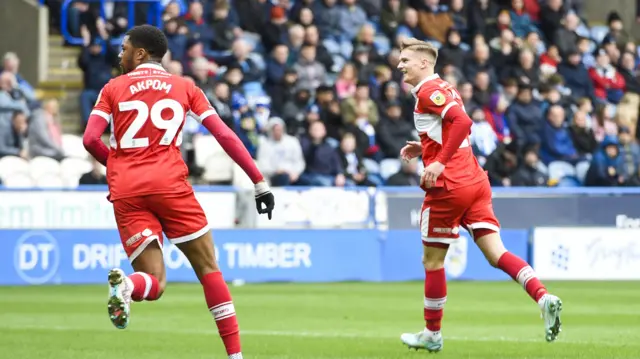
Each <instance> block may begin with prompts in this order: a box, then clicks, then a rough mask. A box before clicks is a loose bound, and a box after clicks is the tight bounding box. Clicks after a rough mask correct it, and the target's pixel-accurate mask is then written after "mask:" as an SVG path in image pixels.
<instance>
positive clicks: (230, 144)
mask: <svg viewBox="0 0 640 359" xmlns="http://www.w3.org/2000/svg"><path fill="white" fill-rule="evenodd" d="M166 52H167V39H166V37H165V35H164V34H163V33H162V31H161V30H159V29H157V28H155V27H153V26H149V25H143V26H137V27H134V28H132V29H131V30H130V31H129V32H128V33H127V34H126V36H125V38H124V41H123V44H122V52H121V53H120V65H121V67H122V69H123V72H124V75H121V76H118V77H116V78H115V79H112V80H111V81H109V83H108V84H107V85H105V86H104V88H103V89H102V91H101V92H100V95H99V97H98V101H97V103H96V105H95V107H94V109H93V111H92V112H91V116H90V117H89V122H88V124H87V129H86V131H85V134H84V145H85V147H86V148H87V150H88V151H89V153H91V155H92V156H93V157H95V158H96V159H97V160H98V161H99V162H100V163H102V164H103V165H105V166H107V182H108V185H109V200H110V201H111V202H113V209H114V212H115V218H116V222H117V225H118V230H119V232H120V239H121V241H122V245H123V246H124V249H125V251H126V253H127V255H128V256H129V260H130V261H131V265H132V266H133V269H134V270H135V272H134V273H132V274H130V275H129V276H126V275H125V274H124V272H123V271H122V270H121V269H119V268H116V269H113V270H111V271H110V272H109V276H108V280H109V300H108V311H109V316H110V319H111V321H112V322H113V324H114V325H115V326H116V327H117V328H120V329H124V328H125V327H127V325H128V323H129V315H130V303H131V301H134V302H139V301H143V300H148V301H153V300H157V299H158V298H160V296H161V295H162V293H163V291H164V288H165V285H166V278H165V267H164V260H163V255H162V246H163V236H162V232H164V234H165V235H166V236H167V238H168V239H169V241H171V242H172V243H173V244H175V245H176V246H178V248H179V249H180V250H181V251H182V252H183V253H184V254H185V256H186V257H187V259H188V260H189V262H190V263H191V265H192V267H193V269H194V271H195V273H196V275H197V277H198V279H199V280H200V282H201V283H202V286H203V289H204V296H205V300H206V304H207V307H208V308H209V311H210V312H211V314H212V316H213V318H214V320H215V321H216V324H217V326H218V331H219V333H220V336H221V337H222V341H223V343H224V345H225V347H226V350H227V355H228V356H229V359H242V350H241V347H240V333H239V328H238V322H237V320H236V312H235V308H234V306H233V302H232V299H231V295H230V293H229V289H228V288H227V285H226V283H225V281H224V279H223V277H222V274H221V273H220V269H219V268H218V265H217V262H216V258H215V253H214V248H213V239H212V236H211V232H210V229H209V224H208V222H207V218H206V216H205V214H204V211H203V210H202V208H201V206H200V204H199V203H198V201H197V200H196V198H195V196H194V193H193V189H192V187H191V185H190V184H189V182H188V180H187V175H188V170H187V166H186V165H185V163H184V161H183V160H182V155H181V153H180V144H181V142H182V128H183V126H184V123H185V117H186V115H187V113H189V112H191V113H192V114H193V115H194V116H195V117H196V118H198V119H199V120H200V121H201V122H202V125H203V126H204V127H206V128H207V129H208V130H209V131H210V132H211V133H212V134H213V135H214V136H215V138H216V139H217V140H218V142H219V143H220V145H221V146H222V147H223V148H224V150H225V151H226V152H227V154H229V156H230V157H231V158H232V159H233V160H234V161H235V162H236V163H238V165H239V166H240V167H242V169H243V170H244V171H245V173H246V174H247V175H248V176H249V177H250V178H251V180H252V181H253V183H254V184H255V197H256V205H257V207H258V212H259V213H266V214H268V216H269V219H271V212H272V210H273V207H274V197H273V194H272V193H271V191H270V189H269V186H268V185H267V184H266V182H265V181H264V179H263V176H262V174H261V173H260V171H259V170H258V168H257V167H256V165H255V163H254V162H253V160H252V158H251V156H250V155H249V153H248V152H247V150H246V149H245V147H244V145H243V144H242V142H241V141H240V140H239V139H238V137H237V136H236V135H235V134H234V132H233V131H232V130H231V129H229V127H227V125H225V124H224V123H223V122H222V120H221V119H220V118H219V117H218V115H217V113H216V111H215V109H214V108H213V107H212V106H211V104H210V103H209V101H208V100H207V98H206V96H205V95H204V93H203V92H202V91H201V90H200V89H199V88H197V87H196V86H195V85H194V84H193V82H192V81H187V80H186V79H184V78H181V77H179V76H174V75H171V74H169V73H168V72H167V71H165V70H164V69H163V68H162V66H161V65H160V61H161V59H162V57H163V56H164V55H165V53H166ZM109 125H110V126H111V138H110V148H107V146H105V144H104V143H103V142H102V141H101V140H100V136H101V135H102V133H103V132H104V130H105V129H106V128H107V126H109Z"/></svg>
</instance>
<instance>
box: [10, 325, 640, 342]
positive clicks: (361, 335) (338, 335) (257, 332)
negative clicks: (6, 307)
mask: <svg viewBox="0 0 640 359" xmlns="http://www.w3.org/2000/svg"><path fill="white" fill-rule="evenodd" d="M0 329H14V330H15V329H17V330H20V329H23V330H24V329H33V330H45V331H84V330H88V331H98V332H108V331H115V330H116V329H113V328H110V327H108V326H105V327H72V326H46V325H29V324H27V325H22V324H20V325H12V324H9V325H7V324H6V323H0ZM130 331H131V332H135V333H154V334H159V333H174V334H194V335H218V331H217V330H210V329H203V330H194V329H177V328H174V329H170V330H169V329H153V328H148V327H147V328H140V327H138V328H133V329H130ZM240 334H241V335H248V336H267V337H294V338H295V337H303V338H345V339H347V338H348V339H357V338H363V339H398V340H399V339H400V335H399V334H398V335H397V336H393V335H385V334H378V333H367V332H362V333H329V332H312V331H277V330H241V331H240ZM445 340H451V341H460V342H509V343H540V344H546V343H545V341H544V339H543V338H542V336H540V339H534V338H515V337H503V336H497V337H477V336H473V337H465V336H445ZM554 344H580V345H593V344H597V345H603V346H612V347H620V346H632V347H638V346H640V344H634V343H625V344H624V345H619V344H615V343H611V342H606V341H588V340H571V339H563V338H562V337H560V338H559V339H558V341H557V342H555V343H554Z"/></svg>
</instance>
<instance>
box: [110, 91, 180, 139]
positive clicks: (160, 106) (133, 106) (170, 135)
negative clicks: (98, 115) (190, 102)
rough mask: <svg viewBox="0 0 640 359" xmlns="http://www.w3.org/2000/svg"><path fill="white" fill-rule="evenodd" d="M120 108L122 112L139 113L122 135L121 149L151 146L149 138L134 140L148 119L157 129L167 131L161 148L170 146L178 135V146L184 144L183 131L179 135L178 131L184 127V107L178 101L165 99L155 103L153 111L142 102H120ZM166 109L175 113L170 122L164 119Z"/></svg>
mask: <svg viewBox="0 0 640 359" xmlns="http://www.w3.org/2000/svg"><path fill="white" fill-rule="evenodd" d="M118 108H119V110H120V112H127V111H136V112H137V113H138V114H137V115H136V118H135V119H134V120H133V122H131V125H130V126H129V128H127V131H125V133H124V135H122V138H121V139H120V143H119V145H120V148H142V147H148V146H149V138H147V137H141V138H134V136H135V135H136V134H137V133H138V131H140V129H141V128H142V126H144V124H145V123H146V122H147V120H148V119H151V123H153V125H154V126H155V127H156V128H157V129H160V130H165V132H164V135H163V136H162V139H161V140H160V145H161V146H169V145H170V144H171V143H172V142H173V139H174V138H175V137H176V135H178V139H177V140H176V146H180V144H181V143H182V131H180V133H178V129H179V128H180V125H182V121H184V115H185V114H184V109H183V108H182V105H180V103H179V102H178V101H176V100H172V99H163V100H160V101H158V102H156V103H154V104H153V106H151V109H149V107H148V106H147V104H146V103H144V102H142V101H139V100H136V101H127V102H120V103H119V104H118ZM166 109H170V110H171V111H173V117H171V118H170V119H169V120H163V119H162V111H164V110H166Z"/></svg>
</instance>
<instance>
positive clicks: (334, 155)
mask: <svg viewBox="0 0 640 359" xmlns="http://www.w3.org/2000/svg"><path fill="white" fill-rule="evenodd" d="M326 135H327V130H326V128H325V126H324V123H322V121H314V122H312V123H311V124H310V125H309V135H308V136H304V137H302V138H301V139H300V145H301V146H302V153H303V154H304V159H305V162H306V164H307V166H306V168H305V170H304V173H303V174H302V175H301V176H300V178H299V179H298V183H297V184H299V185H302V186H324V187H328V186H339V187H342V186H344V185H345V183H346V178H345V176H344V174H343V173H344V168H343V166H342V159H341V158H340V154H339V153H338V150H337V149H336V148H335V147H333V146H331V145H330V144H329V143H328V142H327V141H326Z"/></svg>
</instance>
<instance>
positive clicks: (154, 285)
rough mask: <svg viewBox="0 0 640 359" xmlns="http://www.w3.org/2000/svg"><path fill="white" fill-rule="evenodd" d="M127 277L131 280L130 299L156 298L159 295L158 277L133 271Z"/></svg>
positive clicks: (139, 300)
mask: <svg viewBox="0 0 640 359" xmlns="http://www.w3.org/2000/svg"><path fill="white" fill-rule="evenodd" d="M129 279H131V282H133V291H132V292H131V299H132V300H133V301H134V302H141V301H143V300H156V299H158V297H160V285H159V284H158V279H157V278H156V277H154V276H152V275H151V274H148V273H144V272H135V273H133V274H131V275H130V276H129Z"/></svg>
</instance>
